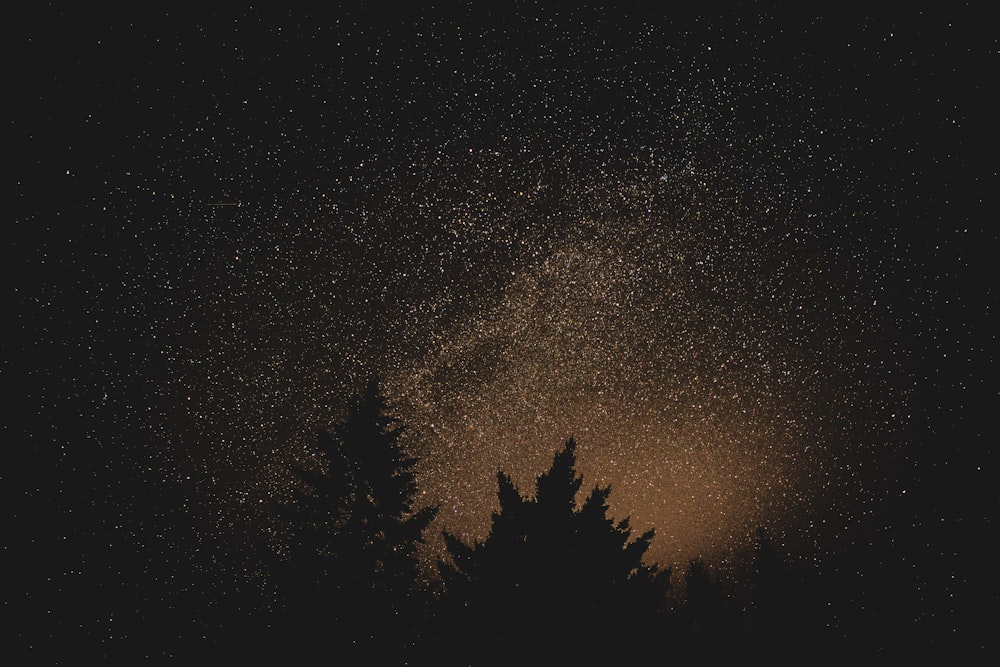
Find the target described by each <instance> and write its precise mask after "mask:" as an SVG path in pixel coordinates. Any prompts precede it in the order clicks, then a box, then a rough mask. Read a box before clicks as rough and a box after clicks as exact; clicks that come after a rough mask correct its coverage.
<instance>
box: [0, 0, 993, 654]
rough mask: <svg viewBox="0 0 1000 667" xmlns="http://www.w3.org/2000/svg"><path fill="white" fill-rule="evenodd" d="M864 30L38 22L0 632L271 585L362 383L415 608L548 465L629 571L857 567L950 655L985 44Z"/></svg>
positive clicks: (972, 328) (987, 357) (986, 128)
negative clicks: (285, 524) (300, 484)
mask: <svg viewBox="0 0 1000 667" xmlns="http://www.w3.org/2000/svg"><path fill="white" fill-rule="evenodd" d="M880 7H881V8H880V9H878V10H877V11H876V10H874V9H869V10H868V12H867V13H852V12H848V11H846V10H834V9H832V8H827V10H824V11H823V12H816V13H810V12H807V11H805V10H799V9H794V8H792V7H791V6H786V5H783V4H768V3H762V4H757V3H732V4H715V3H699V4H698V7H696V8H695V7H692V8H685V9H676V8H674V9H669V10H668V9H662V8H660V7H658V3H629V4H626V5H624V6H614V7H611V6H609V7H600V6H589V5H588V6H581V7H573V8H558V6H546V5H544V4H537V5H536V4H533V3H512V4H511V5H510V6H507V7H501V8H494V7H490V6H488V5H486V4H483V5H479V4H475V5H473V4H469V3H454V4H450V3H449V4H441V5H436V6H429V7H412V8H399V7H394V6H393V7H391V8H390V7H389V6H381V5H378V4H372V5H370V6H366V8H365V9H359V8H344V9H342V10H324V11H322V12H313V11H305V10H302V11H280V10H277V9H275V8H269V9H255V8H252V7H245V6H241V7H239V8H238V9H236V10H234V11H231V12H230V11H223V10H221V9H212V10H209V11H202V12H195V11H173V10H169V11H168V10H163V11H152V10H141V11H140V10H134V9H131V8H125V7H116V6H101V5H99V6H98V7H97V8H87V9H80V10H77V9H70V8H64V9H58V10H57V9H41V10H37V11H36V12H35V13H34V14H32V15H30V16H23V17H21V19H20V22H16V27H17V32H18V33H19V34H18V36H17V38H16V40H15V43H16V45H17V48H15V50H14V59H13V60H12V61H11V70H12V77H13V83H12V84H8V86H9V90H11V91H12V92H11V93H10V94H9V97H8V99H9V103H8V107H12V108H13V109H14V118H13V120H12V121H11V126H10V127H11V130H12V132H11V135H12V136H11V139H12V145H13V150H11V151H9V152H8V155H9V157H10V159H9V160H8V162H9V164H11V166H12V169H11V170H10V171H11V173H12V176H9V177H8V182H11V181H13V188H12V199H13V201H14V215H13V219H12V221H11V222H10V223H9V224H8V242H7V243H6V244H5V250H6V252H7V254H8V257H7V258H6V260H5V264H6V265H7V266H8V267H9V268H8V272H9V273H8V276H9V277H8V279H7V280H5V281H4V284H5V290H6V293H7V295H8V304H9V306H10V308H12V309H13V311H14V315H13V318H11V320H12V321H11V322H9V323H8V326H7V334H6V335H5V336H4V355H3V364H4V378H5V384H6V385H7V386H8V391H7V392H6V393H7V394H8V410H9V414H10V418H9V419H7V420H5V421H6V422H7V423H6V424H5V427H4V429H5V431H6V433H7V442H8V448H9V449H10V450H11V451H13V458H12V459H9V462H8V465H6V466H4V467H5V468H6V470H5V472H4V479H5V484H7V483H9V484H8V486H9V488H12V489H14V490H15V493H16V494H17V497H16V498H15V501H14V503H13V507H14V508H15V509H14V511H13V512H12V513H11V514H12V519H13V522H14V525H15V530H16V532H15V533H14V534H15V535H18V536H19V538H18V539H17V540H15V541H14V542H15V545H14V546H13V548H9V549H8V551H11V552H13V553H14V554H15V555H27V556H28V557H30V558H31V559H32V560H33V562H34V563H35V566H34V567H33V568H32V569H31V570H30V571H29V574H30V575H31V576H29V577H26V578H25V582H26V586H25V591H24V593H23V598H21V597H18V595H21V594H18V595H15V596H12V598H11V599H12V600H13V601H14V603H15V604H17V603H18V602H19V601H20V602H25V601H29V600H30V603H31V605H33V611H34V612H37V613H38V614H46V613H51V612H50V611H47V610H49V609H50V608H51V607H52V606H58V604H59V602H58V601H59V600H62V599H63V598H65V597H73V596H74V595H76V594H78V593H79V592H80V591H91V592H93V591H94V590H103V589H102V587H103V586H105V584H104V583H101V584H96V583H94V584H91V583H88V582H90V581H94V582H96V581H101V582H104V581H105V579H104V578H102V577H103V575H101V576H99V575H98V574H95V572H98V571H100V572H104V570H106V569H110V570H112V571H121V572H134V571H136V568H138V569H139V570H141V571H143V572H146V574H147V575H148V577H149V578H151V579H156V580H157V582H158V585H159V587H157V585H153V584H150V585H149V587H148V590H150V591H156V592H151V593H150V596H152V597H155V598H156V599H158V600H159V599H163V596H167V597H169V596H175V595H179V594H180V593H178V591H177V590H176V587H173V586H172V583H171V582H172V581H173V577H174V574H166V573H167V572H168V571H169V570H170V568H166V569H164V568H163V567H161V566H159V565H155V564H154V563H159V562H160V561H159V560H157V559H164V558H168V559H169V558H173V559H174V560H172V561H170V562H171V563H178V564H179V563H184V562H187V561H189V560H191V559H196V560H197V559H202V560H204V561H205V562H206V563H210V564H211V565H210V566H208V565H206V568H209V569H210V568H211V567H221V568H229V569H231V570H233V571H234V572H237V573H241V576H245V577H246V579H247V581H249V582H253V581H255V579H256V578H257V575H256V572H254V571H250V570H251V569H252V568H249V566H248V565H246V564H245V563H243V562H242V561H241V554H242V551H243V549H242V546H241V545H245V544H247V543H248V542H255V541H260V542H261V543H263V544H267V545H271V546H273V547H274V548H277V549H280V544H281V530H280V525H277V524H276V523H275V522H274V520H273V513H272V512H271V509H272V508H273V505H274V504H275V503H276V502H281V501H282V500H284V499H287V497H288V494H289V492H290V491H291V489H292V488H293V486H294V481H293V480H294V476H293V474H292V469H293V468H294V467H295V466H307V467H308V466H309V465H311V464H313V463H314V462H313V461H312V459H311V453H310V449H309V448H310V445H311V444H312V443H313V441H314V438H315V433H316V431H317V429H320V428H327V427H329V426H330V425H332V424H333V423H335V422H336V421H337V420H338V419H339V418H340V417H342V416H343V414H344V410H345V408H346V406H347V402H348V400H349V399H350V398H351V397H352V396H353V395H354V394H355V393H356V392H358V391H359V390H360V389H361V388H362V387H363V386H364V384H365V383H366V382H367V380H368V378H369V377H371V376H372V375H373V374H377V375H378V376H379V377H380V378H381V380H382V382H383V386H384V389H385V393H386V394H387V396H388V399H389V401H390V403H391V404H392V406H393V408H394V410H395V412H396V414H397V415H398V416H399V418H400V419H401V421H402V423H404V424H405V425H406V428H407V430H406V433H405V443H406V445H407V447H408V448H409V449H410V451H411V452H413V453H414V454H416V455H417V456H419V457H420V463H419V466H418V481H419V483H420V494H421V495H420V501H421V503H424V504H437V505H440V507H441V512H440V514H439V517H438V519H437V520H436V521H435V523H434V524H432V527H431V530H430V534H429V536H428V543H427V545H426V549H425V553H424V556H425V563H426V564H427V565H428V572H429V573H430V572H431V569H432V568H431V567H430V566H431V565H432V564H433V562H434V559H435V558H437V557H438V556H439V555H440V548H441V543H440V539H439V535H440V531H441V530H442V529H447V530H449V531H452V532H455V533H458V534H459V535H461V536H463V537H465V538H466V539H473V538H481V537H483V536H484V534H485V531H486V530H487V529H488V521H489V516H490V512H491V511H492V509H494V503H495V472H496V470H497V469H498V468H501V469H503V470H505V471H507V472H509V473H511V474H512V476H513V478H514V481H515V482H516V483H517V484H518V485H519V486H520V488H521V489H522V490H523V491H528V490H530V489H531V488H532V486H531V485H532V481H533V479H534V477H535V475H537V474H538V473H539V472H541V471H542V470H544V469H545V468H546V467H547V465H548V463H549V462H550V461H551V456H552V454H553V453H554V452H555V451H556V450H558V449H559V448H561V446H562V444H563V443H564V442H565V440H566V438H568V437H570V436H574V437H575V438H576V440H577V441H578V443H579V450H578V457H579V468H580V471H581V472H582V473H583V475H584V483H585V485H586V486H591V485H593V484H595V483H601V484H611V485H612V488H613V491H612V495H611V499H610V502H611V509H612V513H613V514H614V515H615V516H617V517H619V518H622V517H625V516H630V517H631V520H632V525H633V526H634V527H635V528H637V529H640V530H645V529H646V528H651V527H652V528H655V529H656V531H657V537H656V538H655V540H654V542H653V545H652V548H651V549H650V552H649V557H650V560H651V561H656V562H659V563H661V564H664V565H672V566H674V567H675V570H676V568H678V567H681V566H682V565H683V563H685V562H686V561H687V559H689V558H694V557H701V558H704V559H706V560H707V561H708V562H709V563H711V564H712V565H713V566H715V567H717V568H720V570H722V569H725V568H726V567H728V566H731V565H732V564H733V563H735V562H736V561H738V559H739V556H738V554H739V553H740V550H741V549H744V548H745V547H747V546H748V545H749V544H750V543H751V541H752V539H753V537H754V534H755V531H756V530H757V528H759V527H764V528H765V529H766V530H767V531H768V532H769V534H770V535H772V536H773V537H774V539H775V541H776V542H778V543H779V544H780V545H781V547H782V549H783V550H785V552H786V553H788V554H789V555H790V556H791V557H794V558H801V559H806V560H810V561H815V562H823V561H825V560H829V561H836V562H837V563H840V564H844V563H854V562H855V561H857V560H863V559H864V558H866V557H868V556H867V555H866V554H876V555H875V556H871V558H872V559H873V560H875V561H877V564H878V566H880V567H883V568H885V569H886V570H893V571H903V572H904V573H905V576H906V577H909V578H908V579H906V584H905V585H901V587H902V588H905V589H906V590H908V591H909V592H910V595H911V596H912V597H911V598H908V599H907V605H909V606H908V607H907V610H906V612H905V613H908V614H912V615H913V616H914V617H915V619H916V620H917V621H919V622H922V623H931V624H932V627H934V628H935V629H940V630H941V631H942V632H950V633H959V634H962V633H965V635H968V634H969V632H970V631H969V629H968V628H969V627H970V626H969V622H968V620H967V619H966V617H965V616H964V611H965V610H966V609H967V608H971V606H972V604H973V601H974V600H978V599H979V598H977V597H976V596H977V595H980V596H981V595H983V593H982V590H983V584H982V582H981V581H980V579H981V578H982V577H986V576H990V575H988V574H987V572H986V570H985V568H982V569H981V566H982V565H984V564H985V559H984V556H983V555H982V553H981V552H980V550H979V548H978V545H979V543H980V541H981V540H983V539H984V538H985V536H987V535H988V532H989V531H990V530H991V529H992V523H991V522H992V517H993V514H994V510H995V509H996V502H997V498H996V494H995V493H994V492H993V491H992V489H991V483H992V480H993V475H994V474H995V464H994V462H993V460H992V458H991V453H990V451H989V450H990V449H991V448H992V447H991V446H990V443H992V442H995V429H994V428H993V427H992V425H987V424H986V420H985V413H986V409H987V407H988V406H989V405H993V404H995V401H996V396H997V394H996V384H995V380H994V374H993V368H992V364H993V354H994V349H995V342H996V341H995V326H994V325H993V324H992V319H991V316H992V312H991V309H992V307H993V298H994V287H993V283H994V281H993V272H992V271H990V270H988V268H987V267H988V264H987V263H988V262H989V261H991V259H992V257H993V256H994V253H995V250H996V237H997V233H996V227H995V225H994V223H995V210H996V209H995V207H992V206H989V201H990V200H991V199H992V193H993V192H994V191H995V188H993V187H992V186H993V185H994V184H995V180H996V168H995V164H994V163H993V162H988V161H987V160H988V158H991V157H992V155H993V153H994V150H995V148H996V141H995V140H996V131H995V127H994V123H993V120H992V118H991V103H990V102H989V97H990V93H991V88H992V82H993V81H994V80H995V78H996V73H997V67H996V65H997V58H998V53H1000V50H998V44H997V38H996V35H995V34H991V33H990V31H989V30H988V29H987V28H986V25H988V23H987V22H986V21H985V17H984V16H982V15H981V14H982V12H981V11H980V10H979V9H977V8H976V7H974V6H973V7H957V8H956V7H950V8H947V9H943V8H942V9H935V10H926V11H921V10H917V9H915V8H911V7H905V6H903V5H898V4H895V3H889V4H887V5H885V6H880ZM150 498H154V499H156V500H155V501H150V500H149V499H150ZM137 499H143V504H142V508H143V509H142V510H141V511H140V510H137V509H136V508H137V507H138V505H137ZM21 547H23V548H24V549H26V552H21V551H20V548H21ZM123 551H124V552H127V553H129V554H132V555H130V556H129V557H128V558H126V559H125V560H120V559H118V560H116V558H118V557H111V556H109V554H110V553H121V552H123ZM135 554H138V555H135ZM171 554H173V555H171ZM109 563H110V564H109ZM171 567H173V566H171ZM176 567H177V568H181V566H180V565H176ZM116 568H117V569H116ZM860 571H861V570H860V569H859V570H857V572H860ZM859 576H860V575H859ZM140 581H141V579H140ZM88 586H89V588H88ZM988 588H989V587H987V589H988ZM143 590H146V589H143ZM993 590H995V589H993ZM977 591H978V593H977ZM986 601H988V602H990V603H991V604H995V603H996V599H995V595H993V596H992V597H989V598H988V599H987V600H986ZM911 603H912V604H911ZM900 606H901V607H902V606H903V604H902V603H901V605H900ZM113 615H114V611H113V610H112V611H109V612H106V613H105V616H113ZM105 616H102V615H101V613H93V614H88V618H89V619H90V620H89V621H88V623H96V624H98V625H99V624H100V622H101V620H100V619H102V618H105ZM29 618H30V617H29ZM95 618H96V619H98V620H93V619H95ZM29 622H30V621H29ZM92 632H94V633H97V634H100V632H108V630H107V629H104V630H101V629H100V628H98V629H97V630H93V631H92Z"/></svg>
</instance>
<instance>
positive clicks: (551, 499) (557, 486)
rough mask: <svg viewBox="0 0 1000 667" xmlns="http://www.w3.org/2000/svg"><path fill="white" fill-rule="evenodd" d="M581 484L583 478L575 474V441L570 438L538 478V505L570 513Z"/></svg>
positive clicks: (573, 507) (574, 506)
mask: <svg viewBox="0 0 1000 667" xmlns="http://www.w3.org/2000/svg"><path fill="white" fill-rule="evenodd" d="M582 483H583V477H582V476H581V475H578V474H577V473H576V440H574V439H573V438H570V439H569V440H567V441H566V446H565V447H563V448H562V450H561V451H559V452H557V453H556V455H555V456H554V457H553V458H552V467H551V468H549V470H548V471H547V472H544V473H542V474H541V475H539V476H538V481H537V488H538V497H537V500H538V503H539V504H540V505H547V506H549V507H552V508H556V507H559V508H561V509H565V510H567V511H569V512H572V511H573V510H574V509H575V508H576V493H577V491H579V490H580V485H581V484H582Z"/></svg>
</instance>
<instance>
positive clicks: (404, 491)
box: [282, 382, 437, 662]
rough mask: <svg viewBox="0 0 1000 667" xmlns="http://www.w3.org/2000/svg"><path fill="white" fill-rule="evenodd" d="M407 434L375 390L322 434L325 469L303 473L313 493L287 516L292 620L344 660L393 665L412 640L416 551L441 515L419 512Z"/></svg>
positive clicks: (297, 502) (370, 389)
mask: <svg viewBox="0 0 1000 667" xmlns="http://www.w3.org/2000/svg"><path fill="white" fill-rule="evenodd" d="M401 433H402V428H401V427H400V426H399V424H398V423H397V422H396V421H395V420H394V419H393V418H392V417H390V416H389V414H388V413H387V409H386V402H385V399H384V398H383V397H382V395H381V394H380V392H379V389H378V385H377V383H376V382H372V383H370V384H369V386H368V388H367V390H366V391H365V393H364V394H363V395H362V396H361V397H360V398H359V400H357V401H356V403H355V405H354V406H353V408H352V409H351V411H350V413H349V415H348V417H347V419H346V420H345V421H344V422H343V423H341V424H339V425H337V426H336V427H335V428H334V429H333V430H332V431H331V432H327V431H322V432H320V433H319V436H318V439H317V450H318V451H317V453H318V454H319V457H320V459H321V460H322V462H323V467H322V469H321V470H319V471H316V470H299V471H297V472H298V474H299V476H300V477H301V479H302V481H303V482H304V483H305V485H306V486H307V488H308V490H307V491H305V492H301V493H299V494H298V495H297V498H296V500H295V502H294V503H293V504H292V505H289V506H286V507H285V508H283V511H282V514H283V516H285V517H286V518H287V519H288V520H289V523H290V528H291V533H292V535H293V539H292V544H291V546H290V554H289V557H288V559H287V560H286V562H285V568H284V573H285V576H284V577H283V583H284V585H285V588H286V591H287V596H288V604H289V606H290V607H291V609H290V612H291V618H293V619H295V621H294V622H295V623H296V624H297V625H298V629H299V630H300V631H301V632H302V633H305V634H306V635H309V636H312V637H315V638H316V639H317V640H318V641H321V642H322V643H323V644H324V645H325V646H328V647H333V646H340V651H341V652H340V653H339V655H341V656H342V657H346V656H347V655H348V652H349V653H350V654H357V656H358V657H359V658H364V659H377V660H378V661H379V662H394V661H395V659H396V658H397V657H398V656H399V655H402V654H404V653H405V652H406V650H407V645H408V642H412V641H414V639H413V637H412V634H413V630H414V628H415V624H416V623H417V620H416V616H417V614H418V612H419V608H418V604H417V597H416V596H417V593H418V591H417V589H418V569H419V566H418V560H417V548H418V545H419V543H420V542H422V540H423V532H424V530H425V529H426V527H427V525H428V524H429V523H430V522H431V520H432V519H433V518H434V515H435V514H436V511H437V509H436V508H434V507H424V508H421V509H416V507H415V500H414V499H415V496H416V493H417V487H416V477H415V472H414V470H413V467H414V465H415V464H416V462H417V460H416V459H415V458H413V457H411V456H409V455H408V454H406V453H405V451H404V450H403V448H402V447H401V444H400V434H401ZM298 641H299V642H302V641H308V639H307V638H303V637H302V636H301V635H300V636H299V637H298ZM393 650H396V651H397V652H398V655H390V653H391V651H393ZM361 652H365V653H366V655H364V656H363V655H362V654H361Z"/></svg>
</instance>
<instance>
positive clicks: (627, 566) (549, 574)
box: [439, 439, 670, 664]
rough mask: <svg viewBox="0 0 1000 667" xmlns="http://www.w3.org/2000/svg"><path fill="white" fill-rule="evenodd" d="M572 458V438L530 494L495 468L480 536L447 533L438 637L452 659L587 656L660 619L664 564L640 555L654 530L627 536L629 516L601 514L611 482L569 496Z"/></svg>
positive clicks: (607, 652)
mask: <svg viewBox="0 0 1000 667" xmlns="http://www.w3.org/2000/svg"><path fill="white" fill-rule="evenodd" d="M575 463H576V443H575V442H574V441H573V440H572V439H570V440H569V441H568V442H567V443H566V446H565V447H564V448H563V449H562V450H561V451H560V452H558V453H557V454H556V455H555V457H554V458H553V461H552V466H551V467H550V468H549V470H548V471H546V472H545V473H542V474H541V475H540V476H539V477H538V478H537V481H536V494H535V497H534V498H525V497H523V496H521V494H520V492H519V491H518V490H517V488H516V487H515V486H514V484H513V482H512V481H511V479H510V477H508V476H507V475H506V474H504V473H503V472H498V474H497V482H498V487H499V488H498V494H497V495H498V499H499V504H500V508H499V511H497V512H495V513H494V514H493V518H492V526H491V529H490V533H489V535H488V536H487V537H486V539H485V541H483V542H481V543H476V544H473V545H472V546H469V545H466V544H465V543H463V542H462V541H461V540H459V539H458V538H456V537H454V536H453V535H449V534H447V533H446V534H445V541H446V545H447V547H448V551H449V553H450V556H451V561H452V562H451V563H444V562H442V563H440V565H439V569H440V572H441V575H442V579H443V582H444V586H445V591H446V592H445V595H444V615H443V617H442V620H443V621H444V626H443V635H444V637H443V644H444V645H445V646H444V648H445V649H452V650H453V651H454V653H452V657H453V658H454V661H455V662H461V663H463V664H468V663H469V662H472V663H475V664H530V663H536V662H544V663H546V664H548V663H550V662H551V661H552V660H556V662H559V663H567V664H568V663H570V662H578V661H579V660H581V659H585V660H586V661H587V663H591V662H593V661H594V660H596V659H611V658H612V657H615V656H619V655H620V652H621V651H623V650H626V647H627V646H629V645H630V644H634V643H637V642H644V641H650V640H652V638H653V636H655V635H652V634H651V633H652V632H653V631H654V630H656V629H661V628H662V626H661V625H660V624H661V623H662V621H663V614H664V612H665V611H666V593H667V590H668V588H669V585H670V583H669V581H670V571H669V570H661V569H659V568H657V567H656V566H655V565H646V564H645V563H643V561H642V557H643V555H644V554H645V552H646V550H647V549H648V547H649V543H650V541H651V540H652V538H653V531H652V530H650V531H648V532H646V533H644V534H642V535H641V536H639V537H638V538H636V539H634V540H630V538H631V532H632V531H631V528H630V527H629V522H628V519H627V518H626V519H623V520H622V521H619V522H618V523H615V522H614V521H613V520H612V519H611V518H609V517H608V516H607V512H608V505H607V499H608V496H609V494H610V492H611V489H610V487H600V486H596V487H594V489H593V490H592V491H591V492H590V494H589V495H588V496H587V498H586V499H585V500H584V502H583V503H582V504H577V502H576V496H577V492H578V491H579V489H580V486H581V483H582V481H583V480H582V477H581V476H579V475H578V474H577V473H576V469H575ZM528 647H532V648H528Z"/></svg>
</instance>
